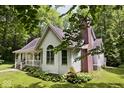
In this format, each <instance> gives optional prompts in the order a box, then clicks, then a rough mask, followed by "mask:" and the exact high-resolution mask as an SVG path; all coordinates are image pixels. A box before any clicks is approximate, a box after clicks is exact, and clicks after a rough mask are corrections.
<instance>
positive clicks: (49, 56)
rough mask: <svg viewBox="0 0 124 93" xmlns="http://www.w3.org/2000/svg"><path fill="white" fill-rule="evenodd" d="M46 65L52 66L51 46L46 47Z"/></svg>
mask: <svg viewBox="0 0 124 93" xmlns="http://www.w3.org/2000/svg"><path fill="white" fill-rule="evenodd" d="M47 64H54V52H53V46H52V45H49V46H48V47H47Z"/></svg>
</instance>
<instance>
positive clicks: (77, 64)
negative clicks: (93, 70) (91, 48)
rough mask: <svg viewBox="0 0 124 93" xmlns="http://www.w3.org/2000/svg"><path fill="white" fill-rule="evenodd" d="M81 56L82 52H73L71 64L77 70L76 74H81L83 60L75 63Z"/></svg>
mask: <svg viewBox="0 0 124 93" xmlns="http://www.w3.org/2000/svg"><path fill="white" fill-rule="evenodd" d="M80 56H81V51H80V50H79V51H74V52H72V62H71V66H72V67H74V68H75V70H76V72H80V71H81V60H78V61H76V62H74V60H75V58H77V57H80Z"/></svg>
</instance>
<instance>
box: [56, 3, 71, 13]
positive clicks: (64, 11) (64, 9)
mask: <svg viewBox="0 0 124 93" xmlns="http://www.w3.org/2000/svg"><path fill="white" fill-rule="evenodd" d="M70 7H72V5H65V6H63V7H59V8H58V9H57V11H58V12H59V13H60V14H64V13H66V12H67V11H68V10H69V9H70Z"/></svg>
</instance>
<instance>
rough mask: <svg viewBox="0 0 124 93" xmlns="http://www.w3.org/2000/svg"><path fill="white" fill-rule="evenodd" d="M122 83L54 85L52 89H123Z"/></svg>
mask: <svg viewBox="0 0 124 93" xmlns="http://www.w3.org/2000/svg"><path fill="white" fill-rule="evenodd" d="M123 87H124V84H120V83H85V84H81V85H79V84H54V85H52V86H51V88H123Z"/></svg>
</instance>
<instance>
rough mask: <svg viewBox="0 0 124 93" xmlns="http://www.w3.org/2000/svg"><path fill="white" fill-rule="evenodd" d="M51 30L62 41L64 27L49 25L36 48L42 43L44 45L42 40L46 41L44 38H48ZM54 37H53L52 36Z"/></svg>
mask: <svg viewBox="0 0 124 93" xmlns="http://www.w3.org/2000/svg"><path fill="white" fill-rule="evenodd" d="M49 31H50V32H52V33H53V34H54V36H55V37H56V38H57V39H58V40H59V41H60V42H61V41H62V39H63V37H64V32H63V31H62V29H60V28H58V27H56V26H53V25H49V26H48V28H47V30H46V31H45V32H44V34H43V36H42V37H41V39H40V40H39V42H38V44H37V46H36V49H38V48H39V46H40V45H42V42H43V41H44V39H45V38H46V36H47V34H48V33H49ZM51 39H52V38H51Z"/></svg>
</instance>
